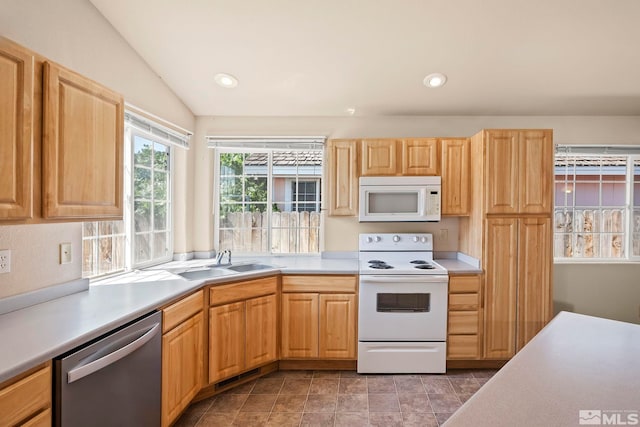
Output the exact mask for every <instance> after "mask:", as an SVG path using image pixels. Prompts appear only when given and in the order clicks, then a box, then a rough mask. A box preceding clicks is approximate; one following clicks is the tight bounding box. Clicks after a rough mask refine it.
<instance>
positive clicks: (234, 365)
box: [209, 277, 278, 383]
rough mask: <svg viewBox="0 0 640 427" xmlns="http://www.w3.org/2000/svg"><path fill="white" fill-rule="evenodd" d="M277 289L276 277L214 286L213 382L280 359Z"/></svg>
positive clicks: (211, 314)
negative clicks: (278, 352)
mask: <svg viewBox="0 0 640 427" xmlns="http://www.w3.org/2000/svg"><path fill="white" fill-rule="evenodd" d="M277 289H278V279H277V278H276V277H268V278H263V279H256V280H251V281H247V282H238V283H234V284H230V285H222V286H214V287H211V288H210V291H209V292H210V302H211V304H212V305H213V307H211V308H210V309H209V382H210V383H216V382H219V381H221V380H223V379H226V378H229V377H232V376H234V375H237V374H240V373H242V372H244V371H247V370H250V369H253V368H256V367H258V366H261V365H264V364H266V363H269V362H273V361H275V360H277V358H278V354H277V312H278V311H277V303H278V300H277V297H276V293H277ZM230 301H234V302H230Z"/></svg>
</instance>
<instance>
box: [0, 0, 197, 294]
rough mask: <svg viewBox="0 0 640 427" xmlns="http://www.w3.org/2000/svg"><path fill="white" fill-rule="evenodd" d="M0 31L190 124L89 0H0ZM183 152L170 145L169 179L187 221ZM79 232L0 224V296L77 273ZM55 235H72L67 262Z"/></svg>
mask: <svg viewBox="0 0 640 427" xmlns="http://www.w3.org/2000/svg"><path fill="white" fill-rule="evenodd" d="M0 35H1V36H3V37H6V38H8V39H11V40H13V41H15V42H17V43H19V44H21V45H23V46H25V47H27V48H29V49H31V50H33V51H35V52H37V53H39V54H41V55H42V56H44V57H46V58H48V59H51V60H53V61H55V62H57V63H59V64H61V65H63V66H65V67H67V68H70V69H72V70H74V71H77V72H79V73H81V74H83V75H85V76H87V77H90V78H92V79H93V80H96V81H98V82H100V83H102V84H104V85H105V86H107V87H110V88H111V89H114V90H116V91H118V92H120V93H122V94H123V95H124V98H125V100H126V101H127V102H129V103H131V104H133V105H135V106H137V107H138V108H141V109H143V110H146V111H148V112H150V113H153V114H155V115H157V116H159V117H161V118H163V119H165V120H168V121H170V122H173V123H175V124H177V125H179V126H181V127H183V128H186V129H190V130H192V129H193V128H194V124H195V118H194V116H193V114H192V113H191V111H190V110H189V109H188V108H187V107H186V106H185V105H184V104H183V103H182V101H181V100H180V99H179V98H178V97H176V96H175V94H174V93H173V92H172V91H171V90H170V89H169V88H168V87H167V86H166V85H165V84H164V82H163V81H162V80H161V79H160V77H158V75H157V74H156V73H155V72H154V71H153V70H151V68H149V66H148V65H147V64H146V63H145V62H144V61H143V60H142V59H141V58H140V57H139V56H138V54H137V53H136V52H135V51H134V50H133V49H132V48H131V47H130V46H129V44H128V43H127V42H126V41H125V40H124V39H123V38H122V37H120V35H119V34H118V33H117V32H116V31H115V29H114V28H113V27H112V26H111V24H109V23H108V22H107V21H106V20H105V19H104V18H103V17H102V15H100V13H99V12H98V11H97V10H96V9H95V8H94V7H93V5H92V4H91V3H90V2H89V1H88V0H2V2H1V6H0ZM176 151H178V150H176ZM189 156H190V154H189V153H188V152H182V153H177V154H176V156H175V157H176V161H175V163H174V165H175V167H176V169H178V170H181V171H184V173H179V174H178V175H177V177H176V179H175V180H174V186H175V187H174V188H175V191H176V193H177V194H178V197H177V198H176V199H177V200H176V202H177V203H179V204H180V206H181V207H182V209H178V212H177V214H176V217H177V218H178V219H179V220H180V221H181V223H180V224H186V222H187V221H186V220H185V221H182V220H183V219H185V218H186V217H187V214H186V206H187V198H189V201H191V200H192V197H190V196H189V188H188V178H187V174H188V172H187V171H189V170H190V168H189V167H188V158H189ZM191 175H192V174H191ZM191 179H192V178H191ZM183 195H184V197H182V196H183ZM176 208H178V206H176ZM177 234H179V235H180V236H182V238H183V240H179V241H178V242H177V243H178V246H179V247H180V246H181V247H186V246H187V244H190V243H189V242H186V237H185V236H188V235H189V234H190V232H189V233H187V232H184V231H180V232H179V233H177ZM81 236H82V232H81V224H80V223H65V224H41V225H8V226H0V249H10V250H11V251H12V258H13V262H12V271H11V273H6V274H1V275H0V298H2V297H6V296H10V295H14V294H18V293H23V292H27V291H31V290H35V289H39V288H43V287H47V286H51V285H55V284H58V283H63V282H66V281H69V280H73V279H77V278H79V277H81V274H82V267H81V254H82V250H81ZM61 242H71V243H72V248H73V257H72V258H73V262H72V263H71V264H65V265H60V264H59V263H58V244H59V243H61Z"/></svg>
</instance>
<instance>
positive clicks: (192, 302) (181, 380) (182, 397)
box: [162, 290, 204, 426]
mask: <svg viewBox="0 0 640 427" xmlns="http://www.w3.org/2000/svg"><path fill="white" fill-rule="evenodd" d="M203 307H204V292H203V291H202V290H201V291H198V292H196V293H195V294H193V295H191V296H188V297H186V298H183V299H182V300H180V301H178V302H177V303H175V304H173V305H171V306H169V307H167V308H165V309H164V310H163V332H164V334H163V336H162V425H163V426H168V425H170V424H171V423H172V422H173V421H174V420H175V419H176V418H177V417H178V416H179V415H180V413H182V411H183V410H184V409H185V408H186V407H187V406H189V403H191V400H192V399H193V398H194V397H195V396H196V394H198V392H199V391H200V389H201V388H202V385H203V384H202V379H203V372H204V371H203V369H204V353H203V351H204V314H203Z"/></svg>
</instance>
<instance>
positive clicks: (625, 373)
mask: <svg viewBox="0 0 640 427" xmlns="http://www.w3.org/2000/svg"><path fill="white" fill-rule="evenodd" d="M639 378H640V325H635V324H631V323H624V322H618V321H615V320H608V319H601V318H597V317H591V316H585V315H580V314H575V313H568V312H561V313H560V314H558V315H557V316H556V317H555V318H554V319H553V320H552V321H551V322H550V323H549V324H548V325H547V326H546V327H545V328H544V329H543V330H542V331H540V333H539V334H538V335H536V336H535V337H534V338H533V340H531V341H530V342H529V343H528V344H527V345H526V346H525V347H524V348H523V349H522V350H521V351H520V352H519V353H518V354H516V355H515V357H513V358H512V359H511V360H510V361H509V362H508V363H507V364H506V365H505V366H504V367H503V368H502V369H501V370H500V371H498V373H497V374H496V375H495V376H494V377H493V378H491V379H490V380H489V381H488V382H487V383H486V384H485V385H484V386H483V387H482V388H481V389H480V390H479V391H478V392H476V394H474V395H473V396H472V397H471V398H470V399H469V400H468V401H467V402H466V403H465V404H464V405H463V406H462V407H460V409H458V411H456V412H455V413H454V414H453V415H452V416H451V417H450V418H449V420H448V421H447V422H446V424H445V426H446V427H456V426H464V427H466V426H474V427H485V426H486V427H500V426H505V427H513V426H518V427H529V426H531V427H534V426H535V427H538V426H546V427H553V426H558V427H560V426H577V425H579V420H580V419H579V416H580V415H582V416H583V418H584V419H585V420H586V419H587V418H589V419H592V421H595V420H596V418H594V417H597V416H598V412H596V411H600V416H601V417H602V418H601V420H602V423H594V422H592V423H590V424H596V425H600V424H606V423H605V420H604V417H607V418H608V419H614V418H615V417H621V418H620V420H622V421H626V420H627V418H626V417H627V416H632V417H633V416H635V420H638V414H639V413H640V381H639ZM579 411H589V412H583V413H582V414H580V412H579ZM611 417H614V418H611ZM615 419H616V420H617V419H618V418H615ZM629 421H632V419H629ZM609 424H611V423H609ZM618 424H623V423H621V422H618ZM627 424H629V425H630V424H633V423H631V422H630V423H627ZM635 424H637V422H636V423H635Z"/></svg>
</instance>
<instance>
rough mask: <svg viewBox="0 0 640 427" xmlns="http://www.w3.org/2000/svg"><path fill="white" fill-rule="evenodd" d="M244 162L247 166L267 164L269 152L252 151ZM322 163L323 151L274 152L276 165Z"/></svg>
mask: <svg viewBox="0 0 640 427" xmlns="http://www.w3.org/2000/svg"><path fill="white" fill-rule="evenodd" d="M296 157H297V159H296ZM244 164H245V166H265V165H266V164H267V153H251V154H249V155H248V156H247V157H246V158H245V159H244ZM321 164H322V152H321V151H276V152H274V153H273V165H274V166H296V165H297V166H320V165H321Z"/></svg>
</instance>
